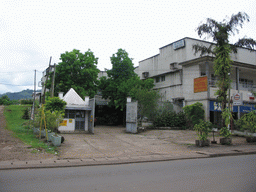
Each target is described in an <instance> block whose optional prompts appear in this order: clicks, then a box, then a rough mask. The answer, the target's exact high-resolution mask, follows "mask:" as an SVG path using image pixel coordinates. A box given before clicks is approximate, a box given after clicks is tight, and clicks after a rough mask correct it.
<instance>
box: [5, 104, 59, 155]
mask: <svg viewBox="0 0 256 192" xmlns="http://www.w3.org/2000/svg"><path fill="white" fill-rule="evenodd" d="M27 107H30V106H29V105H9V106H5V110H4V116H5V119H6V128H7V129H8V130H11V131H12V132H13V136H14V137H17V138H19V139H20V140H21V141H22V142H24V143H25V144H27V145H31V147H32V148H35V149H45V151H46V152H48V153H55V152H57V150H56V147H53V146H50V145H49V144H48V143H45V142H43V141H42V140H39V139H38V138H36V136H35V135H34V134H33V130H32V128H31V127H30V126H29V120H24V119H22V115H23V113H24V110H25V109H26V108H27Z"/></svg>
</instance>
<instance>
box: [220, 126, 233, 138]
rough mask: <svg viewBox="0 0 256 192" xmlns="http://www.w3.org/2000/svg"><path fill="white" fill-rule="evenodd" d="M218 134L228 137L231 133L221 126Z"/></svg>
mask: <svg viewBox="0 0 256 192" xmlns="http://www.w3.org/2000/svg"><path fill="white" fill-rule="evenodd" d="M220 135H221V136H223V137H225V138H229V137H230V135H231V132H230V131H229V129H228V128H227V127H222V128H221V130H220Z"/></svg>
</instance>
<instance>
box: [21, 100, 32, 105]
mask: <svg viewBox="0 0 256 192" xmlns="http://www.w3.org/2000/svg"><path fill="white" fill-rule="evenodd" d="M20 104H22V105H32V104H33V99H23V100H21V101H20Z"/></svg>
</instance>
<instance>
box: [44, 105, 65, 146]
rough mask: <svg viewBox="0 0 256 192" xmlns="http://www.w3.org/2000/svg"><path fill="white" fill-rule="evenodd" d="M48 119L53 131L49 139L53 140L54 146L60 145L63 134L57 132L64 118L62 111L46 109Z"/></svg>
mask: <svg viewBox="0 0 256 192" xmlns="http://www.w3.org/2000/svg"><path fill="white" fill-rule="evenodd" d="M45 114H46V119H47V124H48V127H49V129H50V130H51V131H52V132H51V133H49V134H48V140H49V141H51V142H52V144H53V145H54V146H60V144H61V136H60V135H58V134H57V130H58V127H59V123H60V122H61V121H62V120H63V113H62V111H53V112H51V111H49V110H48V111H46V113H45Z"/></svg>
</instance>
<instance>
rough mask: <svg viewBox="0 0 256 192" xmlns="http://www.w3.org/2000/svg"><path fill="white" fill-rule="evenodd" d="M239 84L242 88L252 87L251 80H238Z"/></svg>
mask: <svg viewBox="0 0 256 192" xmlns="http://www.w3.org/2000/svg"><path fill="white" fill-rule="evenodd" d="M239 84H241V85H242V87H244V88H252V87H253V80H248V79H243V78H240V79H239Z"/></svg>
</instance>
